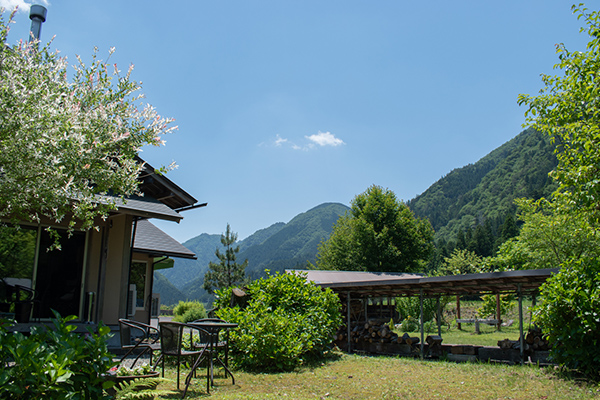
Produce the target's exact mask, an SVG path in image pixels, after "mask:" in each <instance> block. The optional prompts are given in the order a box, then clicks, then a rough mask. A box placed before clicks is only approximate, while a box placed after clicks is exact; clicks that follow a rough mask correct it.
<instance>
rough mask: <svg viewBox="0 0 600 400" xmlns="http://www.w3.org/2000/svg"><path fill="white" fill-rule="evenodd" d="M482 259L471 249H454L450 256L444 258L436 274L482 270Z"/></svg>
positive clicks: (469, 272)
mask: <svg viewBox="0 0 600 400" xmlns="http://www.w3.org/2000/svg"><path fill="white" fill-rule="evenodd" d="M483 264H484V260H483V258H482V257H480V256H478V255H477V254H475V253H474V252H472V251H469V250H461V249H454V251H453V252H452V254H451V255H450V257H446V258H445V259H444V264H443V266H442V267H441V268H440V269H439V270H438V275H440V276H443V275H462V274H477V273H479V272H482V269H483Z"/></svg>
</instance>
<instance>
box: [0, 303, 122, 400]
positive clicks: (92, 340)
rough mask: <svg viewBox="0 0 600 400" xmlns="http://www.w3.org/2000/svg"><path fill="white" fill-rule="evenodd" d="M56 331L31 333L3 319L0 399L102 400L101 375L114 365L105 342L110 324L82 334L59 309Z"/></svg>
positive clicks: (38, 329) (0, 326) (39, 329)
mask: <svg viewBox="0 0 600 400" xmlns="http://www.w3.org/2000/svg"><path fill="white" fill-rule="evenodd" d="M55 316H56V319H53V320H52V322H53V324H54V328H53V329H49V328H46V327H33V328H31V334H30V335H29V336H25V335H22V334H20V333H13V332H10V331H9V327H10V321H7V320H3V321H0V361H1V362H3V363H10V364H11V365H12V366H11V367H10V368H2V369H1V370H0V398H2V399H7V398H8V399H15V400H18V399H100V398H102V394H103V385H105V384H107V383H108V382H105V380H104V378H103V376H102V374H104V373H106V372H107V371H108V370H109V369H110V367H112V366H113V365H114V363H113V362H112V355H111V354H110V353H109V352H108V348H107V346H106V340H107V338H108V337H109V336H108V335H109V332H110V328H108V327H106V326H103V325H100V326H99V327H98V333H92V332H90V333H88V334H84V335H81V334H78V333H75V332H74V330H75V326H74V325H69V324H68V322H69V321H71V320H73V319H75V318H76V317H75V316H70V317H66V318H60V315H58V314H57V313H55Z"/></svg>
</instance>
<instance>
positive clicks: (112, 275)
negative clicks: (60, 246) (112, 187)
mask: <svg viewBox="0 0 600 400" xmlns="http://www.w3.org/2000/svg"><path fill="white" fill-rule="evenodd" d="M132 224H133V217H132V216H130V215H124V214H121V215H115V216H112V217H111V218H110V220H109V228H108V234H107V239H106V244H107V245H106V248H107V252H106V257H102V260H103V261H102V263H101V264H100V266H99V268H101V269H103V270H105V271H106V272H105V273H104V274H99V275H101V276H102V275H103V278H104V282H102V281H100V282H99V285H98V287H99V290H98V307H99V310H98V318H99V320H101V321H103V322H104V323H105V324H109V325H110V324H117V323H118V321H119V318H126V317H127V290H128V286H127V285H128V281H129V263H130V258H131V255H130V254H131V234H132ZM101 279H102V278H101Z"/></svg>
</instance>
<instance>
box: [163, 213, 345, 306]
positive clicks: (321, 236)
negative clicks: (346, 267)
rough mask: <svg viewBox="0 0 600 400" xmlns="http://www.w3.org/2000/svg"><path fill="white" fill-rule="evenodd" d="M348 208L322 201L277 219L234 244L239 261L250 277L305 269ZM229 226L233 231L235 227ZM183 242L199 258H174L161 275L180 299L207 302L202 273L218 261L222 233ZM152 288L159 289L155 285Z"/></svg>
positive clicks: (207, 296)
mask: <svg viewBox="0 0 600 400" xmlns="http://www.w3.org/2000/svg"><path fill="white" fill-rule="evenodd" d="M348 209H349V208H348V207H347V206H345V205H343V204H340V203H324V204H321V205H319V206H316V207H314V208H312V209H310V210H308V211H307V212H304V213H301V214H299V215H297V216H296V217H294V218H293V219H292V220H291V221H290V222H288V223H287V224H286V223H283V222H278V223H276V224H273V225H271V226H270V227H268V228H265V229H261V230H258V231H256V232H255V233H254V234H252V235H250V236H249V237H247V238H246V239H244V240H241V241H238V242H237V243H236V245H238V246H240V252H239V253H238V254H237V260H238V262H240V263H241V262H243V261H244V260H245V259H248V268H247V269H246V273H247V275H248V276H250V277H251V278H253V279H254V278H257V277H259V276H261V275H263V274H264V271H265V269H269V270H271V271H273V272H275V271H283V270H284V269H286V268H299V267H301V268H304V267H305V266H306V263H307V262H314V261H315V257H316V254H317V246H318V245H319V243H320V242H321V241H322V240H325V239H327V238H328V237H329V235H330V234H331V231H332V230H333V225H334V223H335V222H336V221H337V219H338V218H339V216H340V215H342V214H343V213H345V212H346V211H347V210H348ZM232 229H233V231H234V232H235V227H232ZM183 245H184V246H185V247H187V248H188V249H190V250H192V251H193V252H194V253H196V256H197V258H198V259H197V260H186V259H175V264H174V267H173V268H171V269H168V270H167V269H165V270H161V271H160V274H162V275H163V276H164V278H166V279H167V280H168V281H169V282H170V283H171V284H172V285H173V286H174V287H175V288H176V289H177V290H179V291H180V292H181V293H182V296H183V297H182V298H181V299H180V300H185V299H186V298H187V299H198V300H201V301H207V300H208V299H209V298H210V296H209V295H208V294H207V293H206V292H205V291H204V289H202V284H203V282H204V274H205V273H206V271H207V270H208V264H209V262H211V261H212V262H218V260H217V258H216V256H215V250H216V249H217V248H219V249H221V250H223V247H222V245H221V235H209V234H206V233H203V234H201V235H199V236H196V237H194V238H192V239H190V240H188V241H186V242H185V243H183ZM154 281H155V285H157V284H160V285H161V287H165V288H166V287H167V286H166V285H165V283H164V282H160V283H158V282H159V279H157V276H156V275H155V280H154ZM169 290H170V289H169ZM155 291H157V292H158V288H156V289H155ZM170 291H172V290H170ZM159 293H160V292H159ZM163 303H164V304H168V303H166V302H165V301H163Z"/></svg>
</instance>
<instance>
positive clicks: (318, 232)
mask: <svg viewBox="0 0 600 400" xmlns="http://www.w3.org/2000/svg"><path fill="white" fill-rule="evenodd" d="M347 210H348V207H346V206H345V205H343V204H339V203H325V204H321V205H319V206H317V207H315V208H312V209H311V210H309V211H307V212H305V213H302V214H299V215H297V216H296V217H294V218H293V219H292V220H291V221H290V222H288V223H287V224H286V225H285V226H284V227H283V228H282V229H281V230H280V231H279V232H277V233H276V234H274V235H272V236H271V237H269V238H268V239H266V240H265V241H264V242H263V243H261V244H259V245H255V246H251V247H249V248H247V249H246V250H244V251H240V253H239V255H238V259H239V260H241V261H243V260H245V259H248V268H246V274H247V275H248V276H250V277H251V278H257V277H259V276H261V275H263V274H264V270H265V269H269V270H271V271H283V270H284V269H293V268H305V267H306V263H307V262H311V263H314V262H315V257H316V254H317V246H318V245H319V243H321V241H322V240H323V239H327V238H328V237H329V235H330V234H331V231H332V229H333V225H334V224H335V222H336V221H337V220H338V218H339V216H340V215H342V214H344V213H345V212H346V211H347Z"/></svg>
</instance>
